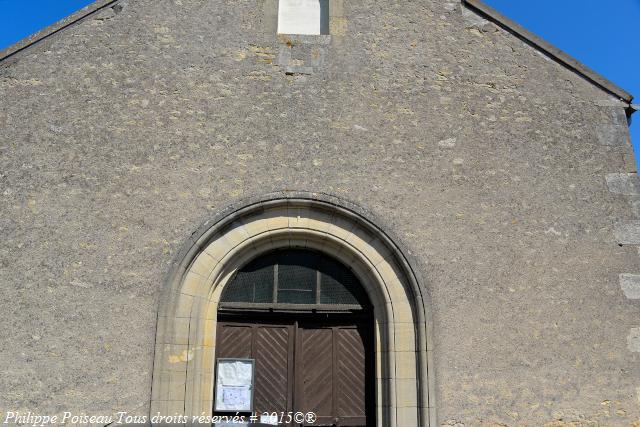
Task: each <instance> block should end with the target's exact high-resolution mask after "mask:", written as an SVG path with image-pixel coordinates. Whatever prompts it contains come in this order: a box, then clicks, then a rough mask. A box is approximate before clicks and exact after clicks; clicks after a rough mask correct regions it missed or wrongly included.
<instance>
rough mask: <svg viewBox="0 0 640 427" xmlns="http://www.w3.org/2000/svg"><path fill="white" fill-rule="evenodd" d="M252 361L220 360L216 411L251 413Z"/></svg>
mask: <svg viewBox="0 0 640 427" xmlns="http://www.w3.org/2000/svg"><path fill="white" fill-rule="evenodd" d="M252 387H253V361H252V360H233V359H231V360H224V359H220V360H218V373H217V378H216V405H215V409H216V411H241V412H246V411H251V410H252V409H253V408H252V402H251V399H252V395H253V393H252Z"/></svg>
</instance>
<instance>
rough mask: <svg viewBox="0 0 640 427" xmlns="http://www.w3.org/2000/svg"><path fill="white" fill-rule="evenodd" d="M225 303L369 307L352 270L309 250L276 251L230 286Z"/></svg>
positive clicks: (245, 270)
mask: <svg viewBox="0 0 640 427" xmlns="http://www.w3.org/2000/svg"><path fill="white" fill-rule="evenodd" d="M274 277H275V279H274ZM274 288H275V294H277V299H275V300H274V296H276V295H274ZM222 302H229V303H259V304H311V305H318V304H320V305H334V306H335V305H348V306H350V307H351V308H353V306H360V307H365V306H368V305H369V304H368V299H367V296H366V293H365V291H364V289H363V288H362V285H361V284H360V281H359V280H358V278H357V277H356V276H355V275H354V274H353V272H352V271H351V270H350V269H348V268H347V267H345V266H344V265H343V264H341V263H340V262H338V261H337V260H335V259H333V258H330V257H327V256H325V255H323V254H321V253H319V252H313V251H306V250H284V251H276V252H272V253H270V254H268V255H265V256H262V257H260V258H258V259H256V260H254V261H252V262H250V263H249V264H247V265H246V266H245V267H243V268H242V269H241V270H239V271H238V274H237V275H236V277H235V278H234V279H233V280H232V281H231V283H229V285H227V287H226V288H225V290H224V291H223V293H222Z"/></svg>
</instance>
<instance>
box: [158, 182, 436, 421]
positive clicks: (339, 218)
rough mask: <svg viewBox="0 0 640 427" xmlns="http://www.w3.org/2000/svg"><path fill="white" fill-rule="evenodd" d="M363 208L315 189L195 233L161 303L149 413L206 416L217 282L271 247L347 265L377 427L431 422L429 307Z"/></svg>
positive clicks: (225, 216) (250, 208)
mask: <svg viewBox="0 0 640 427" xmlns="http://www.w3.org/2000/svg"><path fill="white" fill-rule="evenodd" d="M369 216H370V215H368V214H367V213H365V212H364V211H363V210H362V209H361V208H359V207H357V206H356V205H353V204H351V203H348V202H345V201H343V200H341V199H338V198H335V197H332V196H327V195H321V194H317V193H279V194H275V195H267V196H262V197H259V198H256V199H254V200H251V201H248V202H245V203H243V204H242V205H239V206H234V207H231V208H229V209H227V210H226V211H225V212H223V213H221V214H220V215H218V217H217V218H215V219H214V220H212V221H209V222H207V223H205V224H204V225H203V226H202V227H201V228H200V230H199V231H198V232H196V233H194V235H193V236H192V238H191V239H190V240H189V242H188V243H187V245H186V246H185V248H184V249H183V251H182V253H181V254H180V259H179V261H178V262H177V263H176V264H175V265H174V268H173V269H172V271H171V273H170V277H169V280H168V281H167V284H166V287H165V290H164V295H163V298H162V301H161V304H160V308H159V314H158V324H157V332H156V348H155V359H154V368H153V384H152V393H151V394H152V396H151V415H155V414H156V413H160V414H163V415H174V414H184V415H187V416H189V417H191V416H193V415H198V416H199V415H202V414H204V415H211V413H212V405H213V384H214V383H213V381H214V361H215V342H216V341H215V332H216V322H217V311H218V310H217V309H218V302H219V299H220V295H221V292H222V289H223V287H224V285H225V284H226V283H227V282H228V281H229V280H230V279H231V278H232V277H233V274H234V273H235V272H236V271H237V270H238V269H239V268H241V267H242V266H243V265H245V264H246V263H247V262H249V261H250V260H252V259H253V258H255V257H257V256H259V255H261V254H264V253H265V252H267V251H270V250H273V249H278V248H309V249H315V250H319V251H323V252H325V253H326V254H328V255H331V256H333V257H335V258H337V259H340V260H341V261H342V262H343V263H345V264H347V265H349V266H350V267H351V268H352V269H353V270H354V272H355V273H356V274H357V275H358V276H359V278H360V279H361V282H362V283H363V285H365V288H366V291H367V294H368V295H369V298H370V300H371V302H372V304H373V306H374V323H375V335H376V339H375V360H376V381H375V383H376V420H377V424H378V425H379V426H402V427H409V426H430V425H431V426H435V425H436V421H435V406H434V404H433V403H434V402H433V398H434V381H433V380H434V374H433V372H432V367H433V363H432V362H431V354H432V342H433V341H432V339H431V337H430V325H431V320H430V311H429V303H428V297H427V294H426V291H425V289H424V288H423V287H421V286H420V284H419V281H418V278H417V275H416V272H415V269H414V268H413V267H412V263H411V262H410V260H409V259H408V258H407V256H406V252H405V251H403V250H402V249H401V248H400V247H399V246H398V244H397V243H395V241H394V239H392V238H391V237H390V235H389V234H388V233H387V232H385V231H384V230H383V229H382V228H380V227H379V226H378V225H376V224H375V223H374V222H373V221H372V220H370V219H369Z"/></svg>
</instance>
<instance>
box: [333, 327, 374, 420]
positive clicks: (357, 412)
mask: <svg viewBox="0 0 640 427" xmlns="http://www.w3.org/2000/svg"><path fill="white" fill-rule="evenodd" d="M364 332H365V331H362V330H359V329H358V328H337V329H336V330H335V331H334V333H335V334H336V343H337V348H336V359H337V366H336V372H335V376H336V382H337V387H336V392H337V396H336V402H337V408H336V412H337V415H338V418H339V420H340V423H339V425H341V426H360V425H362V426H364V425H366V419H367V409H368V408H367V403H368V402H367V394H366V392H367V388H368V385H367V373H366V367H367V360H366V347H367V342H366V335H365V333H364Z"/></svg>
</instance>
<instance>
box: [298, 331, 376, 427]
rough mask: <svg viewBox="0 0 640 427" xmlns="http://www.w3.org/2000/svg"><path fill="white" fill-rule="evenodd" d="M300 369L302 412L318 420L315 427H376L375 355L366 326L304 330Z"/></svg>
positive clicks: (299, 389) (299, 344)
mask: <svg viewBox="0 0 640 427" xmlns="http://www.w3.org/2000/svg"><path fill="white" fill-rule="evenodd" d="M295 363H296V365H295V378H296V388H295V402H296V408H297V410H299V411H302V412H309V411H310V412H313V413H315V414H316V415H317V417H318V418H317V420H316V422H315V423H313V424H310V425H316V426H319V425H322V426H331V425H336V426H354V427H355V426H366V425H373V415H372V413H371V412H372V409H373V401H372V399H373V379H374V378H373V377H374V371H373V365H372V363H373V353H372V348H371V339H370V333H369V331H368V330H367V328H366V325H348V326H344V325H334V326H323V325H318V324H301V325H299V327H298V328H297V335H296V362H295ZM302 425H306V424H302Z"/></svg>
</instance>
